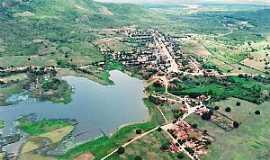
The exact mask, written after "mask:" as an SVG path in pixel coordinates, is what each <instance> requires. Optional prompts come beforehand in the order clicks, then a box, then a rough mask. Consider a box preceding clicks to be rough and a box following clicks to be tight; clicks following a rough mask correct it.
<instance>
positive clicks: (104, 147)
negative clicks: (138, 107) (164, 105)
mask: <svg viewBox="0 0 270 160" xmlns="http://www.w3.org/2000/svg"><path fill="white" fill-rule="evenodd" d="M145 104H146V106H147V107H148V109H149V113H150V116H151V119H150V121H149V122H145V123H142V124H134V125H128V126H126V127H123V128H121V129H119V130H118V131H116V132H115V133H114V134H113V135H112V136H110V137H100V138H97V139H95V140H93V141H90V142H87V143H85V144H82V145H79V146H77V147H75V148H73V149H71V150H69V151H68V152H67V153H66V154H64V155H63V156H60V157H58V159H61V160H69V159H73V158H74V157H77V156H79V155H80V154H83V153H87V152H91V153H93V155H94V156H95V159H100V158H102V157H103V156H105V155H106V154H108V153H110V152H111V151H113V150H114V149H116V148H118V147H119V146H121V145H122V144H123V143H124V142H127V141H128V140H129V139H130V138H131V137H133V136H135V135H136V133H135V131H136V130H137V129H141V130H142V131H143V132H145V131H148V130H150V129H153V128H155V127H156V126H158V125H161V124H163V123H164V120H163V118H162V116H161V115H160V113H159V111H158V110H157V109H156V108H155V105H154V104H152V103H151V102H150V101H148V100H145Z"/></svg>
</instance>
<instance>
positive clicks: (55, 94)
mask: <svg viewBox="0 0 270 160" xmlns="http://www.w3.org/2000/svg"><path fill="white" fill-rule="evenodd" d="M41 87H42V90H43V91H44V92H45V94H44V95H42V96H41V98H44V99H45V100H50V101H52V102H55V103H65V104H66V103H69V102H71V100H72V99H71V95H72V88H71V86H70V85H69V84H68V83H67V82H66V81H64V80H59V79H56V78H52V79H49V80H44V81H43V83H42V84H41ZM48 92H52V93H50V94H46V93H48Z"/></svg>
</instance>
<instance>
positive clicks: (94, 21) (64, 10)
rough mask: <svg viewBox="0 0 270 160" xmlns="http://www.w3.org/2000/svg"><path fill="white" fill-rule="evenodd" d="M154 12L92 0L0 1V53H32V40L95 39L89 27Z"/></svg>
mask: <svg viewBox="0 0 270 160" xmlns="http://www.w3.org/2000/svg"><path fill="white" fill-rule="evenodd" d="M153 18H154V15H153V14H152V13H151V12H149V11H147V10H146V9H144V8H143V7H141V6H137V5H132V4H109V3H106V4H103V3H99V2H94V1H92V0H49V1H47V0H0V28H1V30H0V46H2V47H1V48H2V49H1V50H0V55H7V54H8V55H32V54H33V53H35V52H36V49H37V47H36V46H35V45H34V44H33V40H34V39H46V40H48V41H50V42H52V43H57V44H58V45H65V44H67V43H74V42H78V43H80V42H82V41H88V42H91V41H92V40H93V39H95V34H92V33H90V32H89V29H91V28H108V27H118V26H123V25H132V24H141V23H144V22H147V21H149V19H150V20H153Z"/></svg>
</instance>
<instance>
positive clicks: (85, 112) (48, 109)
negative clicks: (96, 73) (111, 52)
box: [0, 71, 148, 142]
mask: <svg viewBox="0 0 270 160" xmlns="http://www.w3.org/2000/svg"><path fill="white" fill-rule="evenodd" d="M110 74H111V77H110V78H111V80H113V81H114V83H115V85H111V86H103V85H100V84H98V83H96V82H93V81H90V80H88V79H86V78H81V77H73V76H68V77H63V79H64V80H66V81H67V82H68V83H69V84H70V85H71V86H72V87H73V88H74V94H73V96H72V102H71V103H69V104H54V103H51V102H35V101H28V100H26V101H22V102H20V103H18V104H16V105H11V106H3V107H0V119H1V120H4V121H5V122H6V127H5V128H4V129H3V132H4V134H8V133H9V132H11V131H12V130H14V121H15V120H16V119H17V118H18V117H19V116H22V115H28V114H31V113H35V114H37V116H38V117H40V118H48V119H51V118H53V119H66V118H67V119H76V120H77V121H78V122H79V124H78V125H77V126H76V129H75V130H74V133H73V135H74V136H75V135H79V136H76V138H75V139H76V141H77V142H82V141H85V140H89V139H91V138H94V137H97V136H99V135H101V130H102V131H104V132H105V133H107V134H109V133H112V132H113V131H115V130H116V129H117V128H118V127H120V126H121V125H124V124H127V123H136V122H142V121H145V120H147V118H148V110H147V108H146V107H145V106H144V103H143V96H144V93H143V89H144V85H143V81H141V80H138V79H136V78H132V77H129V76H128V75H126V74H124V73H122V72H120V71H112V72H110Z"/></svg>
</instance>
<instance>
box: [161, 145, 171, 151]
mask: <svg viewBox="0 0 270 160" xmlns="http://www.w3.org/2000/svg"><path fill="white" fill-rule="evenodd" d="M169 148H170V144H169V143H164V144H162V145H161V147H160V149H161V150H163V151H166V150H168V149H169Z"/></svg>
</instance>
